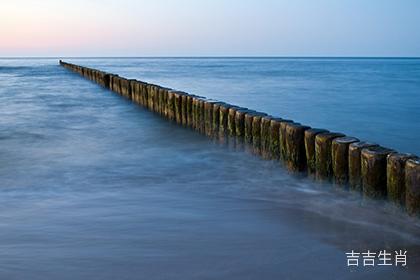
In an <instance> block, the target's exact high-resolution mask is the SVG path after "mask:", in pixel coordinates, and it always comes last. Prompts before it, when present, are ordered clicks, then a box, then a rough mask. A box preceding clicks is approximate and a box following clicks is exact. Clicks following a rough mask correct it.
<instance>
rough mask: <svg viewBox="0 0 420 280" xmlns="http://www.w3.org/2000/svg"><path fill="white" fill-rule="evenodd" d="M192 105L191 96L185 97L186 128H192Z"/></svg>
mask: <svg viewBox="0 0 420 280" xmlns="http://www.w3.org/2000/svg"><path fill="white" fill-rule="evenodd" d="M192 103H193V95H190V94H189V95H187V126H189V127H192V126H193V110H192Z"/></svg>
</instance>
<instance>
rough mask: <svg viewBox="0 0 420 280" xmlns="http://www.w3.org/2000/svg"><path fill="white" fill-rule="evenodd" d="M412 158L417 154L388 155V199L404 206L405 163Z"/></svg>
mask: <svg viewBox="0 0 420 280" xmlns="http://www.w3.org/2000/svg"><path fill="white" fill-rule="evenodd" d="M411 158H415V156H414V155H412V154H403V153H391V154H389V155H388V157H387V165H386V178H387V183H386V187H387V194H388V200H389V201H391V202H392V203H394V204H396V205H398V206H403V205H404V203H405V164H406V162H407V160H409V159H411Z"/></svg>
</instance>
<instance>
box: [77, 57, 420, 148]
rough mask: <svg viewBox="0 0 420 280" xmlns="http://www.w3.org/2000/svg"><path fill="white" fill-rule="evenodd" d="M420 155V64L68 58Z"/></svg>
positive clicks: (336, 60)
mask: <svg viewBox="0 0 420 280" xmlns="http://www.w3.org/2000/svg"><path fill="white" fill-rule="evenodd" d="M70 61H72V62H74V63H79V64H82V65H87V66H91V67H94V68H99V69H104V70H106V71H109V72H112V73H118V74H121V75H122V76H124V77H129V78H134V79H140V80H145V81H147V82H153V83H156V84H160V85H164V86H167V87H171V88H174V89H179V90H184V91H186V92H190V93H195V94H198V95H203V96H206V97H210V98H215V99H218V100H222V101H226V102H231V103H233V104H236V105H239V106H243V107H248V108H252V109H255V110H260V111H263V112H266V113H269V114H272V115H274V116H279V117H283V118H286V119H292V120H295V121H297V122H300V123H303V124H306V125H309V126H312V127H319V128H325V129H328V130H331V131H338V132H342V133H345V134H347V135H351V136H354V137H358V138H360V139H363V140H367V141H373V142H376V143H378V144H381V145H383V146H386V147H390V148H393V149H396V150H398V151H401V152H410V153H414V154H417V155H419V154H420V141H419V139H420V78H419V77H420V59H395V58H394V59H378V58H375V59H354V58H353V59H344V58H328V59H325V58H324V59H315V58H299V59H296V58H293V59H287V58H266V59H262V58H239V59H224V58H212V59H195V58H187V59H179V58H177V59H150V58H149V59H141V58H138V59H105V60H104V59H70Z"/></svg>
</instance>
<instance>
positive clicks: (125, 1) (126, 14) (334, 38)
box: [0, 0, 420, 56]
mask: <svg viewBox="0 0 420 280" xmlns="http://www.w3.org/2000/svg"><path fill="white" fill-rule="evenodd" d="M0 56H420V1H419V0H288V1H286V0H284V1H283V0H117V1H114V0H112V1H111V0H39V1H38V0H32V1H31V0H1V3H0Z"/></svg>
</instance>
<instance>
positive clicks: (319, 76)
mask: <svg viewBox="0 0 420 280" xmlns="http://www.w3.org/2000/svg"><path fill="white" fill-rule="evenodd" d="M68 61H69V62H74V63H80V64H82V65H86V66H90V67H97V68H100V69H105V70H108V71H112V72H115V73H118V74H120V75H123V76H127V77H131V78H138V79H142V80H145V81H148V82H155V83H159V84H162V85H165V86H169V87H173V88H177V89H181V90H185V91H188V92H191V93H196V94H201V95H205V96H208V97H213V98H217V99H221V100H224V101H227V102H232V103H235V104H238V105H241V106H246V107H250V108H253V109H257V110H261V111H265V112H268V113H271V114H275V115H278V116H282V117H286V118H292V119H294V120H296V121H299V122H302V123H305V124H309V125H312V126H316V127H323V128H327V129H330V130H337V131H340V132H345V133H347V134H350V135H354V136H358V137H360V138H362V139H367V140H371V141H377V142H379V143H381V144H383V145H386V146H389V147H392V148H396V149H398V150H401V151H408V152H414V153H417V154H419V150H420V149H419V147H420V144H419V141H417V139H418V138H419V133H420V132H419V131H420V129H419V122H418V120H419V119H420V118H419V116H420V112H419V106H420V78H419V77H420V75H419V74H420V60H416V59H68ZM0 144H1V145H0V279H284V278H289V279H302V278H303V279H308V278H310V279H313V278H315V279H317V278H319V279H359V278H360V277H370V278H373V279H374V278H378V279H388V278H397V277H398V279H416V277H417V276H418V273H420V271H419V270H420V236H419V232H420V222H419V221H418V220H417V219H413V218H409V217H407V216H406V215H405V214H404V213H401V212H400V211H399V210H396V209H394V208H393V207H391V206H389V205H387V204H385V205H383V203H382V202H379V201H365V200H362V199H360V197H358V196H357V195H356V194H354V193H349V192H346V191H343V190H341V189H340V188H338V187H334V186H331V185H323V184H320V183H314V182H313V181H311V180H310V179H302V178H295V177H293V176H291V175H289V174H287V172H285V171H284V169H283V168H281V167H279V163H277V162H270V161H263V160H261V159H259V158H257V157H254V156H252V155H250V154H248V153H245V152H238V151H235V150H233V149H232V148H230V147H226V146H223V145H220V144H217V143H214V142H212V141H211V140H209V139H207V138H206V137H204V136H202V135H199V134H197V133H195V132H193V131H190V130H188V129H185V128H181V127H178V126H176V125H173V124H171V123H168V122H166V121H165V120H163V119H161V118H160V117H158V116H156V115H154V114H152V113H150V112H148V111H146V110H144V109H142V108H140V107H138V106H136V105H135V104H132V103H131V102H129V101H127V100H124V99H123V98H121V97H119V96H117V95H115V94H113V93H111V92H109V91H107V90H105V89H103V88H100V87H99V86H97V85H95V84H93V83H91V82H89V81H87V80H84V79H82V78H80V77H79V76H78V75H76V74H73V73H70V72H69V71H67V70H65V69H63V68H61V67H59V66H58V65H57V60H55V59H0ZM368 249H369V250H371V251H375V252H378V251H379V250H384V249H385V250H388V251H389V252H393V251H394V250H400V249H403V250H407V261H408V266H407V267H405V268H401V267H396V266H389V267H384V266H375V267H369V268H364V267H362V266H361V267H358V268H352V269H349V268H348V267H347V266H346V256H345V253H346V252H349V251H351V250H355V251H359V252H366V251H367V250H368Z"/></svg>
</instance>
